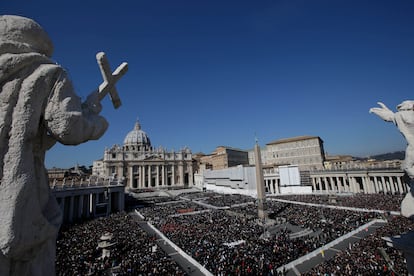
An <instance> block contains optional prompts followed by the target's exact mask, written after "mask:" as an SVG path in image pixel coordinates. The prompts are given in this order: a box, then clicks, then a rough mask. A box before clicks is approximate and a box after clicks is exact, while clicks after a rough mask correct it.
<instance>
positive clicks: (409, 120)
mask: <svg viewBox="0 0 414 276" xmlns="http://www.w3.org/2000/svg"><path fill="white" fill-rule="evenodd" d="M378 105H379V106H380V107H374V108H371V109H370V110H369V111H370V112H371V113H374V114H376V115H378V116H379V117H380V118H381V119H383V120H384V121H386V122H393V123H394V124H395V125H396V126H397V127H398V129H399V131H400V132H401V134H402V135H403V136H404V137H405V139H406V140H407V148H406V150H405V159H404V162H403V163H402V169H403V170H404V171H405V172H406V173H407V176H408V177H409V178H410V192H409V193H407V195H406V196H405V198H404V200H403V202H402V204H401V214H402V215H403V216H405V217H407V218H411V219H413V218H414V197H413V192H414V191H413V188H412V183H413V182H414V101H403V102H402V103H401V104H399V105H398V106H397V112H396V113H394V112H392V111H391V110H390V109H389V108H388V107H387V106H386V105H385V104H383V103H381V102H379V103H378Z"/></svg>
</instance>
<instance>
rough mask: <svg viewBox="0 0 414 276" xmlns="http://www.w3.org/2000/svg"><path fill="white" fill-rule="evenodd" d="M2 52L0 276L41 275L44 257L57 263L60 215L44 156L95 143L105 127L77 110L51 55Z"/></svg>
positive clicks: (82, 109) (87, 112) (70, 89)
mask: <svg viewBox="0 0 414 276" xmlns="http://www.w3.org/2000/svg"><path fill="white" fill-rule="evenodd" d="M1 50H2V47H1V45H0V179H1V183H0V224H1V227H0V275H43V272H42V269H43V268H42V267H41V266H38V267H34V265H33V263H35V261H36V260H35V259H36V258H41V257H40V256H41V255H42V254H52V256H49V260H50V262H54V260H55V258H54V254H55V252H54V246H55V241H56V235H57V231H58V229H59V226H60V223H61V217H62V216H61V212H60V208H59V206H58V204H57V202H56V200H55V198H54V197H53V195H52V194H51V191H50V188H49V183H48V178H47V172H46V169H45V167H44V157H45V151H46V150H47V149H49V148H50V147H51V146H53V144H54V143H55V142H56V141H59V142H61V143H63V144H69V145H76V144H79V143H82V142H85V141H87V140H91V139H98V138H99V137H100V136H101V135H102V134H103V133H104V132H105V130H106V128H107V122H106V121H105V119H104V118H102V117H101V116H98V115H97V114H95V113H93V112H92V111H90V110H89V109H88V106H87V105H85V104H83V105H82V103H81V100H80V98H79V97H78V96H77V95H76V94H75V93H74V91H73V87H72V84H71V82H70V80H69V79H68V77H67V74H66V72H65V71H64V70H63V69H62V68H61V67H60V66H59V65H57V64H55V63H54V62H53V61H52V60H50V59H49V58H48V57H46V56H44V55H41V54H38V53H30V52H25V53H8V52H1ZM62 158H64V157H62ZM48 247H52V249H50V248H48ZM43 251H44V252H45V253H39V252H43ZM43 258H44V257H43ZM46 265H47V264H46ZM51 265H52V267H54V264H53V263H51Z"/></svg>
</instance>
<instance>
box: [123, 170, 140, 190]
mask: <svg viewBox="0 0 414 276" xmlns="http://www.w3.org/2000/svg"><path fill="white" fill-rule="evenodd" d="M134 181H135V178H134V166H133V165H131V166H130V167H129V183H127V185H126V186H127V187H128V186H129V188H131V189H132V188H134ZM137 186H138V185H137Z"/></svg>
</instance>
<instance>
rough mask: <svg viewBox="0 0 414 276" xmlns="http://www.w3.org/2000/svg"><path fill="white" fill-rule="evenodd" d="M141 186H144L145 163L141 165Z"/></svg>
mask: <svg viewBox="0 0 414 276" xmlns="http://www.w3.org/2000/svg"><path fill="white" fill-rule="evenodd" d="M140 175H141V176H140V178H141V188H145V165H142V166H141V174H140Z"/></svg>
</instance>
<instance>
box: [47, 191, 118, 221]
mask: <svg viewBox="0 0 414 276" xmlns="http://www.w3.org/2000/svg"><path fill="white" fill-rule="evenodd" d="M52 193H53V194H54V195H55V197H56V200H57V202H58V204H59V206H60V209H61V211H62V215H63V222H67V223H70V222H73V221H75V220H77V219H84V218H93V217H96V216H100V215H109V214H110V213H112V212H118V211H122V210H124V202H125V199H124V198H125V193H124V186H123V185H116V186H98V187H76V188H63V189H52Z"/></svg>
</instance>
